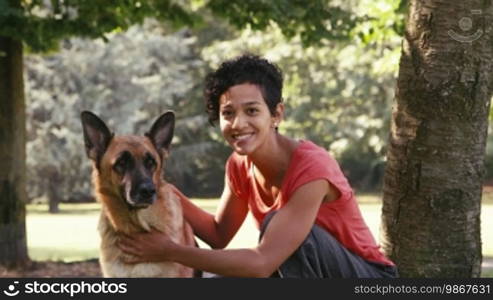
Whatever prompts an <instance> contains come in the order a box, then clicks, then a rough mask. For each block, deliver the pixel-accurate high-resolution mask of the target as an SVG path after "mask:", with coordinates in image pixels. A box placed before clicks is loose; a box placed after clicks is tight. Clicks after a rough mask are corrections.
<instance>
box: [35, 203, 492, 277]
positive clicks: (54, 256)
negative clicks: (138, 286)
mask: <svg viewBox="0 0 493 300" xmlns="http://www.w3.org/2000/svg"><path fill="white" fill-rule="evenodd" d="M491 198H492V199H493V196H492V197H491ZM193 201H194V202H195V203H196V204H197V205H199V206H200V207H202V208H203V209H205V210H207V211H209V212H211V213H214V211H215V210H216V207H217V203H218V201H217V200H212V199H195V200H193ZM358 201H359V202H360V208H361V211H362V213H363V216H364V218H365V221H366V223H367V225H368V226H369V228H370V230H371V231H372V233H373V234H374V236H375V238H376V239H378V237H379V224H380V214H381V202H380V197H379V196H377V195H358ZM27 210H28V213H27V218H26V219H27V240H28V248H29V255H30V257H31V259H33V260H53V261H67V262H68V261H79V260H86V259H90V258H96V257H98V247H99V234H98V231H97V223H98V219H99V212H100V205H99V204H98V203H91V204H61V205H60V213H58V214H49V213H48V212H47V206H46V205H28V207H27ZM492 215H493V201H492V200H491V199H489V198H488V200H487V201H483V206H482V211H481V220H482V224H481V228H482V233H481V235H482V242H483V256H489V257H493V218H491V216H492ZM257 239H258V231H257V229H256V227H255V225H254V221H253V219H252V217H251V216H250V215H248V217H247V219H246V221H245V223H244V224H243V226H242V227H241V229H240V231H239V232H238V233H237V235H236V236H235V238H234V239H233V240H232V241H231V243H230V244H229V245H228V248H241V247H250V246H253V245H255V244H256V243H257ZM199 244H200V245H201V247H207V245H205V244H204V243H203V242H202V241H199ZM488 272H490V273H491V274H489V273H487V274H483V277H493V271H488ZM485 275H486V276H485ZM488 275H489V276H488Z"/></svg>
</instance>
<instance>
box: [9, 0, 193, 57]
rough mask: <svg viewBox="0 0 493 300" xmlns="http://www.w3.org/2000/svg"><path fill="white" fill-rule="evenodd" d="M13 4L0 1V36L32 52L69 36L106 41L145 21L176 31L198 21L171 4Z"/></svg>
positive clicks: (66, 0) (78, 0)
mask: <svg viewBox="0 0 493 300" xmlns="http://www.w3.org/2000/svg"><path fill="white" fill-rule="evenodd" d="M12 2H13V1H9V0H0V8H1V10H0V36H10V37H13V38H16V39H20V40H22V41H24V42H25V43H26V44H27V45H28V46H29V47H30V48H31V49H33V50H34V51H46V50H50V49H54V48H56V46H57V44H58V41H60V40H62V39H65V38H68V37H71V36H79V37H86V38H103V39H106V37H105V34H107V33H110V32H113V31H115V30H117V31H122V30H126V29H128V28H129V27H130V26H131V25H132V24H141V23H142V22H143V21H144V20H145V18H148V17H149V18H154V19H157V20H160V21H165V22H167V23H168V24H171V25H172V26H174V27H175V28H180V27H183V26H193V25H194V24H196V23H198V22H199V20H200V17H199V16H198V15H196V14H194V13H193V12H191V11H189V10H187V9H185V8H184V7H183V5H182V4H178V3H177V1H173V0H146V1H139V0H124V1H120V0H118V1H115V0H112V1H105V2H104V5H102V4H98V3H95V2H92V1H85V0H51V1H46V0H31V1H21V3H20V6H19V5H13V4H12Z"/></svg>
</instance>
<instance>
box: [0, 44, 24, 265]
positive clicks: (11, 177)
mask: <svg viewBox="0 0 493 300" xmlns="http://www.w3.org/2000/svg"><path fill="white" fill-rule="evenodd" d="M22 74H23V63H22V43H21V42H19V41H16V40H13V39H11V38H6V37H0V264H2V265H5V266H10V267H11V266H18V265H23V264H25V263H27V262H28V255H27V244H26V228H25V214H26V213H25V203H26V200H27V194H26V151H25V145H26V124H25V122H26V117H25V104H24V84H23V76H22Z"/></svg>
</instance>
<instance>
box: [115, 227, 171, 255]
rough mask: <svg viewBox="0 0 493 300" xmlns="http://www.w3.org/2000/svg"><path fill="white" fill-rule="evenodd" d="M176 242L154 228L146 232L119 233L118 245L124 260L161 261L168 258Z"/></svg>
mask: <svg viewBox="0 0 493 300" xmlns="http://www.w3.org/2000/svg"><path fill="white" fill-rule="evenodd" d="M175 246H176V244H175V243H174V242H173V241H171V239H169V238H168V237H167V236H166V235H165V234H164V233H162V232H161V231H158V230H156V229H154V228H152V230H151V231H150V232H146V233H134V234H130V235H127V234H121V235H120V239H119V242H118V247H119V248H120V250H122V251H123V253H125V254H127V255H125V256H124V259H123V260H124V262H125V263H128V264H137V263H143V262H161V261H166V260H170V255H169V254H171V252H172V249H174V247H175Z"/></svg>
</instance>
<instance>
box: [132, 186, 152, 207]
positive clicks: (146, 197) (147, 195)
mask: <svg viewBox="0 0 493 300" xmlns="http://www.w3.org/2000/svg"><path fill="white" fill-rule="evenodd" d="M155 200H156V187H155V186H154V183H152V182H143V183H141V184H139V185H138V186H137V187H135V188H134V189H133V191H131V192H130V197H128V198H127V202H128V204H129V205H130V206H132V207H134V208H145V207H148V206H149V205H151V204H153V203H154V201H155Z"/></svg>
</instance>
